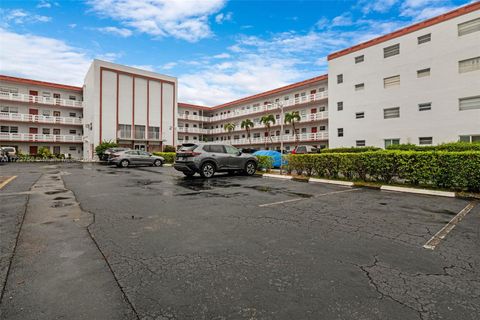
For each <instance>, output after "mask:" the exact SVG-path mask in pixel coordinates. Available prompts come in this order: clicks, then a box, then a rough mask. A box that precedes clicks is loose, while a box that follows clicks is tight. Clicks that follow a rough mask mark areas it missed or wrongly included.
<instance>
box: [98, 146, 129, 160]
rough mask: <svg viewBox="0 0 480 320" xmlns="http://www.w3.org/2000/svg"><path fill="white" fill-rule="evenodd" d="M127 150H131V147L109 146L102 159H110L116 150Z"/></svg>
mask: <svg viewBox="0 0 480 320" xmlns="http://www.w3.org/2000/svg"><path fill="white" fill-rule="evenodd" d="M127 150H130V148H120V147H115V148H108V149H107V150H105V151H104V152H103V155H102V157H101V158H100V160H102V161H109V160H110V157H111V156H112V154H114V153H116V152H120V151H127Z"/></svg>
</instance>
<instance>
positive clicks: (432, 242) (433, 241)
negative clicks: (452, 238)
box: [423, 201, 477, 250]
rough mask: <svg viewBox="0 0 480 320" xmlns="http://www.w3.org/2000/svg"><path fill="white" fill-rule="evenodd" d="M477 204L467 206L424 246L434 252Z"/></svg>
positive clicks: (471, 203) (472, 203)
mask: <svg viewBox="0 0 480 320" xmlns="http://www.w3.org/2000/svg"><path fill="white" fill-rule="evenodd" d="M476 204H477V203H476V202H475V201H472V202H470V203H469V204H467V206H466V207H465V208H463V209H462V211H460V212H459V213H458V214H457V215H456V216H455V217H453V219H452V220H450V222H448V223H447V224H446V225H445V226H444V227H443V228H442V229H440V231H438V232H437V233H436V234H435V235H434V236H433V237H432V238H430V240H428V241H427V243H425V244H424V245H423V247H424V248H425V249H430V250H434V249H435V247H436V246H438V244H439V243H440V241H442V240H443V239H444V238H445V237H446V236H447V234H448V233H449V232H450V231H452V230H453V228H455V226H456V225H457V224H458V223H459V222H460V221H462V219H463V218H464V217H465V216H466V215H467V214H468V213H469V212H470V211H472V209H473V208H474V207H475V205H476Z"/></svg>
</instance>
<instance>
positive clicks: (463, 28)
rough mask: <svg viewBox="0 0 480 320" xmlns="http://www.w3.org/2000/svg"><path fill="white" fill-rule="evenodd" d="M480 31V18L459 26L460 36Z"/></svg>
mask: <svg viewBox="0 0 480 320" xmlns="http://www.w3.org/2000/svg"><path fill="white" fill-rule="evenodd" d="M478 31H480V18H476V19H473V20H470V21H467V22H463V23H460V24H459V25H458V36H459V37H461V36H464V35H466V34H469V33H473V32H478Z"/></svg>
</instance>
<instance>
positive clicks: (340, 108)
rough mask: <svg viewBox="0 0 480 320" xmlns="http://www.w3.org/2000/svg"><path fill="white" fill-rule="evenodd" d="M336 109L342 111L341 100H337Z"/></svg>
mask: <svg viewBox="0 0 480 320" xmlns="http://www.w3.org/2000/svg"><path fill="white" fill-rule="evenodd" d="M337 110H338V111H342V110H343V101H339V102H337Z"/></svg>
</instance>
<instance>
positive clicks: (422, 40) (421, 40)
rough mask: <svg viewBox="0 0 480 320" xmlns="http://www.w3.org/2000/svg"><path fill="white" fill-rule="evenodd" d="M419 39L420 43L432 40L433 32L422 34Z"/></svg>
mask: <svg viewBox="0 0 480 320" xmlns="http://www.w3.org/2000/svg"><path fill="white" fill-rule="evenodd" d="M417 40H418V44H422V43H426V42H430V41H431V40H432V34H431V33H429V34H426V35H423V36H420V37H418V38H417Z"/></svg>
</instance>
